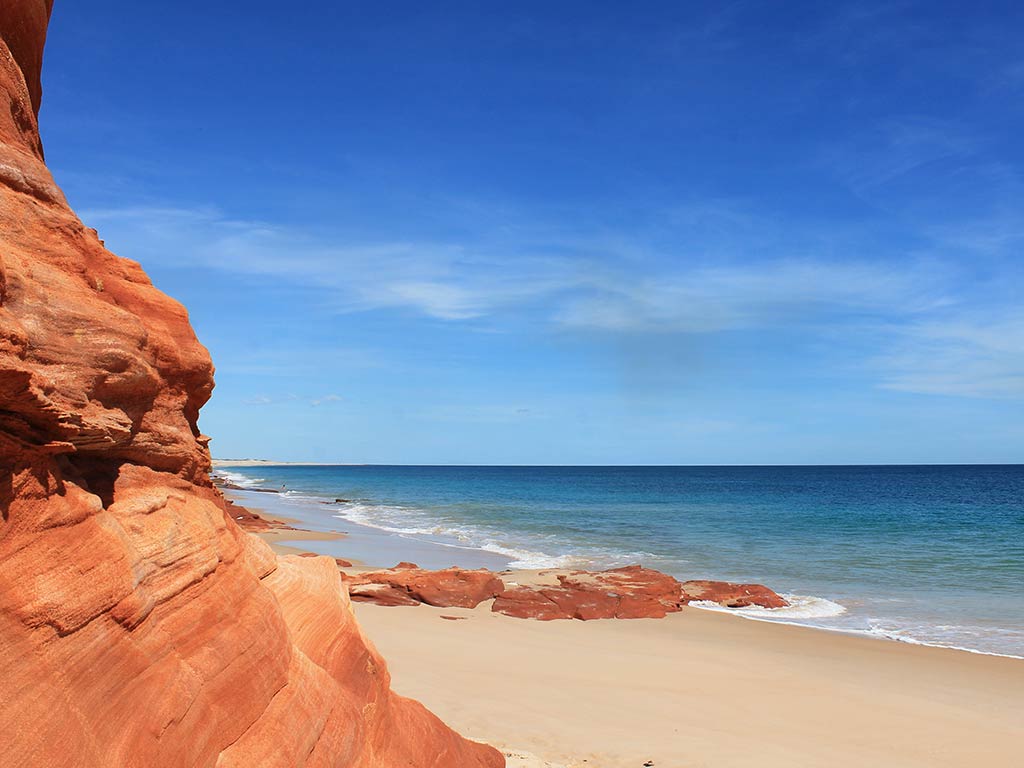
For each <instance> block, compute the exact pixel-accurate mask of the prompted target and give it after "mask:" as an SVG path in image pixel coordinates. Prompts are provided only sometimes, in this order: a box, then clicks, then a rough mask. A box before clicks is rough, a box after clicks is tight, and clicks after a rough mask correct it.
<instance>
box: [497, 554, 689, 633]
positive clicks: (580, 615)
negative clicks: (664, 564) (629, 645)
mask: <svg viewBox="0 0 1024 768" xmlns="http://www.w3.org/2000/svg"><path fill="white" fill-rule="evenodd" d="M556 579H557V584H552V585H545V584H539V585H531V586H517V587H514V588H513V589H509V590H507V591H506V592H505V593H504V594H503V595H501V596H499V597H498V598H497V599H496V600H495V601H494V604H493V605H492V606H491V610H492V611H494V612H496V613H503V614H505V615H506V616H514V617H516V618H520V619H540V620H541V621H551V620H553V619H580V620H583V621H590V620H593V619H660V618H663V617H664V616H665V615H666V614H669V613H674V612H675V611H678V610H680V609H681V607H682V591H681V590H680V587H679V582H678V581H676V580H675V579H673V578H672V577H671V576H668V575H666V574H664V573H661V572H660V571H655V570H652V569H650V568H643V567H641V566H639V565H630V566H627V567H625V568H615V569H612V570H610V571H598V572H589V571H574V572H572V573H568V574H557V575H556Z"/></svg>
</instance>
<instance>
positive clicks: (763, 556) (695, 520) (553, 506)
mask: <svg viewBox="0 0 1024 768" xmlns="http://www.w3.org/2000/svg"><path fill="white" fill-rule="evenodd" d="M221 474H225V475H229V476H231V477H233V478H234V479H235V480H237V481H240V482H242V483H243V484H247V485H249V484H251V485H265V486H267V487H272V488H281V487H282V486H284V488H285V491H286V493H285V495H284V497H283V498H282V501H284V502H286V503H288V504H289V505H298V506H300V507H304V508H305V509H306V510H307V511H308V513H309V514H311V515H313V516H314V517H318V516H326V515H338V516H341V517H342V518H343V519H346V520H349V521H351V522H354V523H358V524H362V525H368V526H372V527H375V528H378V529H383V530H387V531H392V532H395V533H400V534H402V535H404V536H406V537H412V538H414V539H421V540H425V541H430V542H434V543H439V544H444V545H450V546H457V547H460V548H465V547H468V548H475V549H481V550H485V551H488V552H491V553H495V554H498V555H503V556H504V557H507V558H508V559H509V560H510V561H511V565H512V566H513V567H522V568H539V567H548V566H556V565H573V566H574V565H580V566H590V567H609V566H615V565H622V564H627V563H632V562H641V563H643V564H644V565H649V566H651V567H655V568H659V569H661V570H664V571H666V572H668V573H672V574H673V575H675V576H677V577H680V578H715V579H729V580H741V581H758V582H762V583H765V584H768V585H769V586H771V587H773V588H774V589H776V590H777V591H779V592H782V593H784V594H787V595H791V596H793V599H792V601H793V603H794V605H793V607H791V608H789V609H781V610H779V611H763V610H758V609H750V610H747V611H741V612H740V613H745V614H747V615H749V616H750V617H751V618H763V619H769V620H779V621H787V622H792V623H799V624H808V625H813V626H820V627H827V628H832V629H842V630H847V631H857V632H864V633H869V634H875V635H880V636H886V637H892V638H894V639H901V640H905V641H909V642H923V643H928V644H935V645H950V646H955V647H962V648H967V649H972V650H978V651H982V652H988V653H1002V654H1009V655H1022V656H1024V466H933V467H929V466H915V467H407V466H285V467H255V468H248V467H247V468H230V469H228V470H222V471H221ZM335 498H344V499H348V500H349V501H347V502H345V503H341V504H337V505H324V504H322V503H320V502H322V501H324V500H333V499H335ZM313 505H315V506H313ZM296 508H298V507H296Z"/></svg>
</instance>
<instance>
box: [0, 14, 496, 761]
mask: <svg viewBox="0 0 1024 768" xmlns="http://www.w3.org/2000/svg"><path fill="white" fill-rule="evenodd" d="M50 10H51V2H50V0H3V2H2V3H0V515H2V517H0V658H2V659H3V663H2V664H0V721H2V722H3V728H0V754H2V755H3V758H2V760H3V761H4V762H5V764H6V763H9V764H11V765H21V766H46V767H47V768H53V767H57V766H69V767H70V766H75V767H76V768H100V767H101V766H102V767H103V768H107V767H108V766H115V765H116V766H168V767H170V766H174V767H178V766H209V767H210V768H213V766H218V767H221V768H224V767H227V766H246V767H250V766H289V767H290V766H353V767H356V768H371V767H373V768H389V767H391V766H395V767H396V768H397V766H403V767H405V766H422V767H423V768H448V767H449V766H467V767H471V768H476V767H478V766H488V767H489V766H500V765H503V764H504V760H503V758H502V757H501V755H500V754H499V753H498V752H496V751H495V750H493V749H491V748H489V747H484V746H481V745H477V744H473V743H471V742H468V741H465V740H464V739H462V738H460V737H459V736H457V735H456V734H454V733H453V732H452V731H450V730H449V729H448V728H447V727H445V726H444V725H443V724H442V723H441V722H440V721H438V720H437V718H436V717H434V716H433V715H431V714H430V713H429V712H427V711H426V710H425V709H423V707H421V706H420V705H419V704H417V703H415V702H412V701H409V700H407V699H403V698H401V697H399V696H396V695H395V694H393V693H392V692H391V691H390V688H389V678H388V673H387V669H386V667H385V665H384V663H383V661H382V660H381V658H380V656H379V655H378V654H377V652H376V651H375V650H374V648H373V646H372V644H370V643H369V642H368V641H367V640H366V638H365V637H364V636H363V635H362V633H361V631H360V629H359V627H358V625H357V624H356V623H355V620H354V619H353V616H352V613H351V610H350V605H349V603H348V598H347V596H346V593H345V590H344V588H343V586H342V583H341V578H340V575H339V573H338V570H337V565H336V564H335V562H334V561H333V560H331V559H329V558H297V557H295V558H290V557H289V558H283V559H280V560H279V559H278V558H276V557H275V556H274V555H273V553H272V552H271V551H270V549H269V548H268V547H267V546H266V545H265V544H264V543H262V542H260V541H259V540H257V539H255V538H254V537H252V536H249V535H247V534H245V533H243V532H242V531H241V530H240V529H239V527H238V526H237V525H236V524H235V522H234V521H233V519H232V516H231V514H230V513H229V512H228V511H227V510H226V507H225V504H224V501H223V499H222V497H221V496H220V494H219V492H218V491H217V490H216V489H215V488H213V486H212V485H211V483H210V480H209V474H208V473H209V468H210V461H209V454H208V451H207V448H206V442H207V440H206V438H205V437H203V436H202V435H200V433H199V430H198V428H197V419H198V414H199V409H200V407H201V406H202V405H203V404H204V403H205V402H206V400H207V399H208V398H209V396H210V393H211V390H212V388H213V378H212V374H213V368H212V366H211V364H210V358H209V355H208V354H207V352H206V350H205V349H204V348H203V347H202V345H201V344H199V342H198V341H197V340H196V337H195V335H194V333H193V331H192V329H191V327H190V325H189V322H188V316H187V314H186V312H185V310H184V309H183V308H182V307H181V306H180V305H179V304H178V303H177V302H175V301H173V300H172V299H170V298H168V297H167V296H165V295H163V294H162V293H160V292H159V291H158V290H156V289H155V288H154V287H153V286H152V284H151V283H150V281H149V279H148V278H147V277H146V275H145V273H144V272H143V271H142V269H141V268H140V266H139V265H138V264H136V263H135V262H132V261H128V260H126V259H122V258H118V257H117V256H114V255H113V254H111V253H110V252H108V251H107V250H106V249H105V248H104V247H103V245H102V243H101V242H100V240H99V239H98V237H97V235H96V233H95V232H94V231H93V230H90V229H88V228H86V227H85V226H84V225H83V224H82V223H81V222H80V221H79V220H78V218H77V217H76V216H75V215H74V213H73V212H72V211H71V210H70V209H69V208H68V206H67V204H66V202H65V200H64V197H63V195H62V194H61V192H60V190H59V189H58V188H57V186H56V185H55V184H54V182H53V179H52V177H51V176H50V173H49V171H48V170H47V168H46V166H45V164H44V162H43V153H42V146H41V143H40V141H39V135H38V129H37V122H36V114H37V111H38V108H39V102H40V98H41V91H40V87H39V82H40V67H41V62H42V50H43V42H44V39H45V34H46V25H47V22H48V19H49V15H50Z"/></svg>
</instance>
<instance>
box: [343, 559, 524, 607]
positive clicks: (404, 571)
mask: <svg viewBox="0 0 1024 768" xmlns="http://www.w3.org/2000/svg"><path fill="white" fill-rule="evenodd" d="M346 581H347V582H348V587H349V594H351V596H352V599H353V600H356V601H359V602H368V603H378V604H379V605H409V604H410V603H409V602H408V600H411V601H412V604H418V603H426V604H427V605H433V606H437V607H438V608H476V607H477V606H478V605H480V603H482V602H483V601H484V600H490V599H491V598H494V597H497V596H498V595H500V594H501V593H502V592H504V591H505V584H504V582H502V580H501V579H499V578H498V577H497V576H495V575H494V574H493V573H491V572H490V571H487V570H479V571H465V570H462V569H461V568H446V569H444V570H443V571H426V570H423V569H421V568H418V567H416V566H415V565H413V564H412V563H399V564H398V565H396V566H395V567H394V568H393V569H391V570H388V571H371V572H368V573H359V574H355V575H350V576H347V577H346Z"/></svg>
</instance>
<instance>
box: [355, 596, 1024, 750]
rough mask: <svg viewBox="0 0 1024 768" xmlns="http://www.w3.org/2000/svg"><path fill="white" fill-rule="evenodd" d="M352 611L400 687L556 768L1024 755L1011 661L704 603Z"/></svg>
mask: <svg viewBox="0 0 1024 768" xmlns="http://www.w3.org/2000/svg"><path fill="white" fill-rule="evenodd" d="M355 610H356V615H357V617H358V619H359V621H360V623H361V624H362V626H363V627H364V629H365V631H366V633H367V635H368V636H369V637H370V638H371V639H372V641H373V642H374V643H375V644H376V645H377V647H378V648H379V649H380V651H381V652H382V653H383V654H384V656H385V657H386V658H387V659H388V664H389V666H390V669H391V674H392V682H393V685H394V687H395V690H397V691H398V692H399V693H402V694H405V695H408V696H414V697H416V698H417V699H419V700H421V701H423V702H424V703H425V704H426V705H427V706H428V707H430V708H431V709H433V710H434V711H435V712H437V713H438V714H439V715H440V716H441V717H442V718H443V719H445V721H446V722H448V723H450V724H451V725H452V726H454V727H455V728H457V729H458V730H460V731H461V732H462V733H465V734H467V735H469V736H472V737H474V738H478V739H482V740H485V741H488V742H490V743H492V744H494V745H496V746H499V747H501V748H503V749H511V750H513V751H514V750H515V749H516V748H519V749H526V750H529V751H530V752H532V753H533V754H535V755H537V756H539V757H541V758H543V759H545V760H547V761H551V762H552V763H553V764H555V765H564V766H573V768H579V767H581V766H587V767H590V766H598V767H600V768H639V766H643V765H653V766H656V767H657V768H698V767H704V766H706V767H707V768H754V767H755V766H756V767H757V768H775V767H776V766H778V768H783V767H785V768H795V767H796V766H806V767H807V768H812V767H813V768H818V767H820V766H832V767H837V768H843V767H845V766H849V767H850V768H854V767H856V768H863V766H886V768H897V767H898V768H911V767H913V768H918V767H919V768H940V767H942V766H949V768H954V767H956V768H963V767H966V766H985V767H986V768H1004V767H1005V768H1016V767H1017V766H1020V765H1021V756H1022V754H1024V752H1022V749H1024V747H1022V744H1024V661H1020V660H1017V659H1008V658H1000V657H994V656H984V655H979V654H972V653H967V652H964V651H956V650H947V649H939V648H928V647H923V646H915V645H908V644H903V643H897V642H893V641H888V640H873V639H870V638H861V637H853V636H848V635H843V634H839V633H834V632H825V631H821V630H814V629H806V628H803V627H794V626H787V625H782V624H770V623H767V622H758V621H750V620H746V619H742V618H738V617H735V616H730V615H724V614H717V613H712V612H709V611H704V610H700V609H697V608H687V609H684V610H683V611H682V613H678V614H673V615H670V616H668V617H666V618H665V619H658V620H637V621H618V620H606V621H589V622H580V621H551V622H538V621H532V620H520V619H513V618H509V617H506V616H501V615H499V614H494V613H491V612H490V610H489V608H488V606H487V605H486V604H484V605H481V606H480V607H478V608H477V609H474V610H460V609H453V608H445V609H439V608H431V607H429V606H425V605H421V606H418V607H415V608H384V607H380V606H375V605H367V604H356V606H355ZM442 616H458V617H460V619H464V620H450V619H443V618H442ZM648 761H649V762H648ZM510 764H511V761H510Z"/></svg>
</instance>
